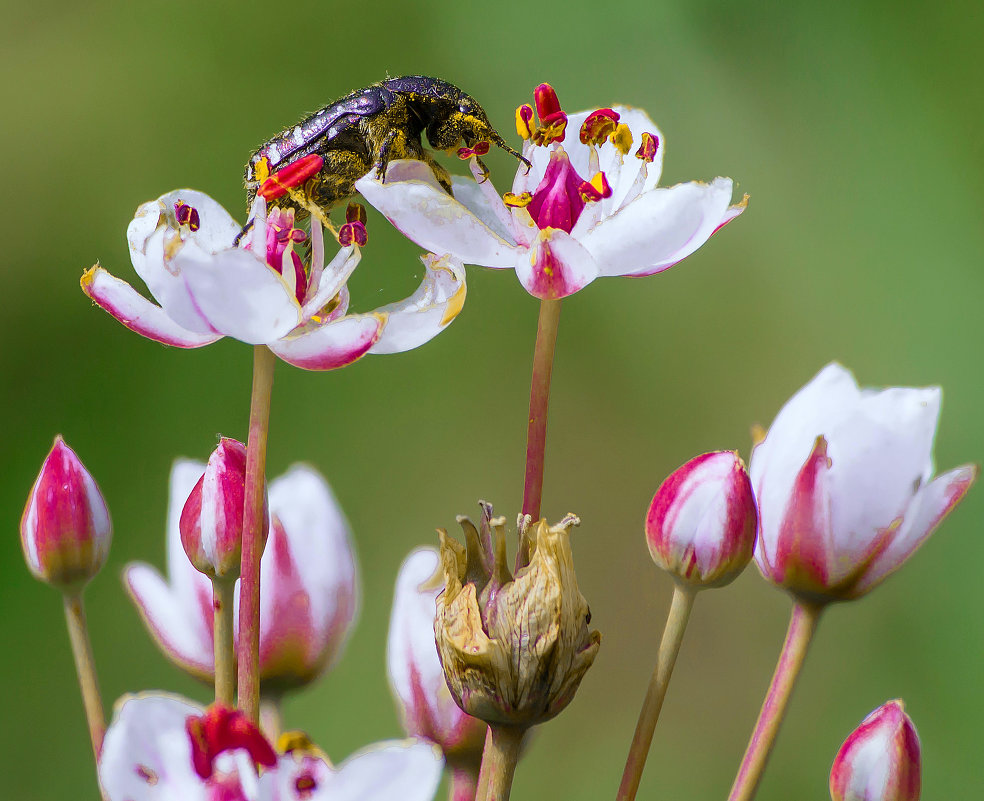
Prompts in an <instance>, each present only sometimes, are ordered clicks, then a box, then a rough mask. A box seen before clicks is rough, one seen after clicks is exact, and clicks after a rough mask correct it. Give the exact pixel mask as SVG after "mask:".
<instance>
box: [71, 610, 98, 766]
mask: <svg viewBox="0 0 984 801" xmlns="http://www.w3.org/2000/svg"><path fill="white" fill-rule="evenodd" d="M62 598H63V601H64V604H65V622H66V623H67V625H68V638H69V640H71V643H72V656H73V657H74V659H75V672H76V673H77V674H78V677H79V689H80V690H81V691H82V705H83V706H84V707H85V719H86V722H87V723H88V724H89V739H90V740H91V741H92V753H93V756H95V758H96V761H97V762H98V761H99V754H100V752H101V751H102V743H103V737H104V736H105V734H106V718H105V716H104V715H103V704H102V696H101V695H100V694H99V682H98V680H97V678H96V664H95V661H94V660H93V658H92V644H91V643H90V642H89V628H88V626H87V625H86V622H85V606H84V605H83V603H82V592H81V591H79V592H76V593H72V592H66V593H64V595H63V596H62Z"/></svg>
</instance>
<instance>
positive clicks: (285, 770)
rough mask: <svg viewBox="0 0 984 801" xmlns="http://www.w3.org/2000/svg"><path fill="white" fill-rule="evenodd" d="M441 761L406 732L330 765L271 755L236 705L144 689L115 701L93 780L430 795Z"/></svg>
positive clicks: (321, 795)
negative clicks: (403, 736)
mask: <svg viewBox="0 0 984 801" xmlns="http://www.w3.org/2000/svg"><path fill="white" fill-rule="evenodd" d="M441 764H442V763H441V757H440V754H439V753H438V752H437V749H436V748H435V747H434V746H432V745H429V744H426V743H421V742H413V741H404V742H398V741H388V742H382V743H376V744H375V745H372V746H370V747H369V748H366V749H364V750H363V751H361V752H359V753H357V754H354V755H353V756H351V757H349V759H347V760H346V761H345V762H343V763H342V764H341V765H339V766H338V767H337V768H336V767H334V766H332V765H331V764H329V763H328V762H327V761H326V760H325V759H324V758H322V757H320V756H314V755H310V754H308V755H302V756H296V755H294V754H282V755H278V754H277V753H276V752H275V751H274V749H273V747H272V746H271V745H270V744H269V743H268V742H267V741H266V739H265V738H264V737H263V735H262V734H261V733H260V731H259V729H258V728H257V727H256V726H255V725H253V724H252V723H250V721H249V720H248V719H246V718H245V716H244V715H243V714H242V713H241V712H237V711H234V710H231V709H226V708H223V707H219V706H212V707H209V708H208V709H206V710H203V709H202V708H201V707H199V706H197V705H195V704H192V703H190V702H188V701H185V700H183V699H181V698H178V697H176V696H169V695H162V694H143V695H137V696H128V697H125V698H123V699H122V700H121V701H120V702H119V703H118V704H117V707H116V713H115V715H114V718H113V722H112V723H111V724H110V726H109V728H108V729H107V731H106V738H105V740H104V742H103V749H102V753H101V754H100V757H99V781H100V784H101V785H102V788H103V792H104V794H105V797H106V799H107V801H173V800H174V799H181V801H389V800H390V799H393V798H400V799H407V800H408V801H428V800H429V799H431V798H433V797H434V792H435V790H436V789H437V785H438V782H439V781H440V776H441ZM258 766H263V771H262V775H258V771H257V767H258Z"/></svg>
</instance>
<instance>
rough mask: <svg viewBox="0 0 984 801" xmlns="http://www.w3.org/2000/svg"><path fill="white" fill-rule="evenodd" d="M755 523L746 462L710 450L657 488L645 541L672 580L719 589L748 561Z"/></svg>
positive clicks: (650, 507) (737, 457)
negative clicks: (672, 577)
mask: <svg viewBox="0 0 984 801" xmlns="http://www.w3.org/2000/svg"><path fill="white" fill-rule="evenodd" d="M757 521H758V518H757V515H756V511H755V497H754V496H753V495H752V485H751V482H750V481H749V479H748V473H747V472H746V470H745V463H744V462H743V461H742V460H741V457H739V456H738V454H737V453H735V452H734V451H715V452H713V453H705V454H701V455H700V456H697V457H695V458H693V459H691V460H690V461H689V462H687V463H686V464H684V465H683V466H682V467H678V468H677V469H676V470H674V471H673V472H672V473H671V474H670V476H669V477H668V478H667V479H666V481H664V482H663V483H662V484H661V485H660V487H659V489H658V490H656V494H655V495H654V496H653V500H652V502H651V503H650V505H649V512H648V514H647V515H646V542H647V544H648V545H649V553H650V554H651V555H652V557H653V561H655V562H656V564H657V565H658V566H659V567H660V568H662V569H663V570H666V571H667V572H669V573H670V574H671V575H672V576H674V577H675V578H677V579H679V580H680V581H682V582H684V583H685V584H690V585H693V586H696V587H720V586H723V585H725V584H728V583H729V582H731V581H732V580H734V579H735V578H737V576H738V574H739V573H741V571H742V570H744V569H745V567H746V566H747V565H748V563H749V562H750V561H751V559H752V549H753V548H754V545H755V528H756V523H757Z"/></svg>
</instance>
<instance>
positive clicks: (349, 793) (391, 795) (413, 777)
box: [313, 740, 444, 801]
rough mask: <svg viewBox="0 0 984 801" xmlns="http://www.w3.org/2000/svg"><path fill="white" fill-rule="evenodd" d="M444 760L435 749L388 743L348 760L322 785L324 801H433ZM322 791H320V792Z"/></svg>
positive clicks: (374, 746)
mask: <svg viewBox="0 0 984 801" xmlns="http://www.w3.org/2000/svg"><path fill="white" fill-rule="evenodd" d="M443 765H444V760H443V759H442V758H441V753H440V751H439V750H438V749H437V747H436V746H434V745H431V744H430V743H424V742H420V741H417V742H414V741H403V742H397V741H393V740H390V741H385V742H381V743H376V744H375V745H371V746H369V747H368V748H365V749H363V750H361V751H359V752H357V753H355V754H353V755H352V756H350V757H349V758H348V759H346V760H345V761H344V762H343V763H342V764H341V765H339V766H338V770H337V771H335V772H334V773H332V774H331V775H330V776H329V777H328V779H327V781H325V783H324V785H323V788H324V789H323V794H322V792H319V794H317V795H315V796H313V798H316V799H318V801H321V800H322V799H324V801H329V799H330V801H392V799H396V798H398V799H400V801H430V799H432V798H433V797H434V793H435V791H436V790H437V785H438V783H439V782H440V780H441V769H442V767H443ZM318 789H319V791H321V790H322V788H321V787H319V788H318Z"/></svg>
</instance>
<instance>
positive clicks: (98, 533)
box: [20, 436, 113, 591]
mask: <svg viewBox="0 0 984 801" xmlns="http://www.w3.org/2000/svg"><path fill="white" fill-rule="evenodd" d="M20 535H21V546H22V547H23V549H24V559H25V560H26V561H27V566H28V568H29V569H30V571H31V573H33V574H34V577H35V578H37V579H40V580H41V581H44V582H46V583H48V584H52V585H54V586H57V587H60V588H62V589H65V590H70V591H76V590H78V589H80V588H81V587H82V586H84V585H85V584H86V583H87V582H88V581H89V579H91V578H92V577H93V576H95V575H96V573H98V572H99V570H100V569H101V568H102V566H103V564H104V563H105V561H106V557H107V556H108V555H109V545H110V542H111V540H112V536H113V527H112V524H111V523H110V519H109V509H108V508H107V507H106V501H105V500H104V499H103V495H102V492H101V491H100V490H99V485H98V484H96V481H95V479H93V477H92V475H91V474H90V473H89V471H88V470H86V469H85V465H84V464H82V462H81V461H80V460H79V457H78V456H76V455H75V451H73V450H72V449H71V448H69V447H68V445H66V444H65V440H63V439H62V438H61V437H60V436H58V437H55V444H54V445H53V446H52V447H51V451H50V452H49V453H48V455H47V457H45V460H44V463H43V464H42V465H41V472H40V473H39V474H38V477H37V479H36V480H35V482H34V486H33V487H31V493H30V495H28V498H27V504H26V505H25V507H24V514H23V516H22V517H21V524H20Z"/></svg>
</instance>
